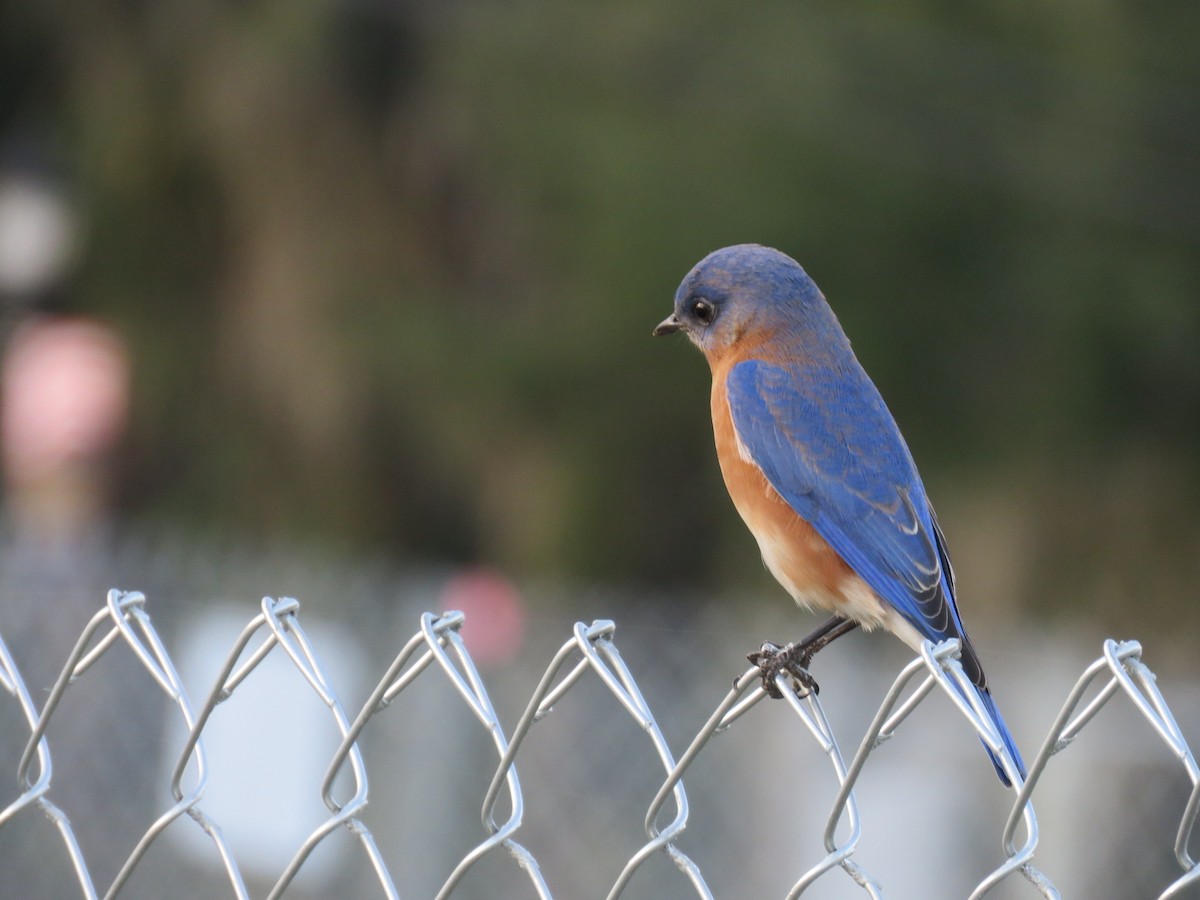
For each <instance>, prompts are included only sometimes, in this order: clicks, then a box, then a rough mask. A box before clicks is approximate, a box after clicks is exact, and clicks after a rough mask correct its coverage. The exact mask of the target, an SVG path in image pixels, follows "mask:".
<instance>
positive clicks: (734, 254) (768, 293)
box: [653, 244, 836, 360]
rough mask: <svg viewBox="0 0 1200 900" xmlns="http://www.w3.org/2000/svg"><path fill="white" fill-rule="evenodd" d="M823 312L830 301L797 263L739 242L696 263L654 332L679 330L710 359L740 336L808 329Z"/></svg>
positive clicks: (818, 323)
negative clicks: (669, 313) (827, 301)
mask: <svg viewBox="0 0 1200 900" xmlns="http://www.w3.org/2000/svg"><path fill="white" fill-rule="evenodd" d="M827 317H828V318H832V315H831V313H830V312H829V307H828V306H827V305H826V304H825V300H824V298H823V297H822V296H821V292H820V291H819V290H818V289H817V286H816V284H814V283H813V280H812V279H811V278H809V277H808V275H807V274H806V273H805V271H804V269H802V268H801V267H800V264H799V263H797V262H796V261H795V260H794V259H792V258H791V257H790V256H788V255H787V254H784V253H780V252H779V251H778V250H772V249H771V248H770V247H763V246H761V245H759V244H738V245H736V246H733V247H725V248H724V249H721V250H716V251H714V252H712V253H710V254H709V255H708V256H706V257H704V259H702V260H700V262H698V263H697V264H696V266H695V268H693V269H692V271H690V272H689V273H688V274H687V277H686V278H684V279H683V282H682V283H681V284H680V285H679V289H678V290H677V291H676V292H675V311H674V312H672V313H671V315H669V316H667V318H665V319H664V320H663V321H662V322H660V323H659V324H658V327H657V328H655V329H654V332H653V333H654V335H655V336H656V337H657V336H658V335H662V334H671V333H672V332H676V331H682V332H684V333H685V334H686V335H687V336H688V338H690V339H691V341H692V343H694V344H695V345H696V346H697V347H699V348H700V349H701V350H702V351H704V354H705V355H706V356H708V357H709V359H710V360H712V359H714V358H715V357H719V356H721V355H723V354H724V352H725V351H726V350H729V349H730V348H731V347H734V346H735V345H737V344H738V343H739V342H742V341H744V340H750V341H754V342H758V341H762V340H767V339H769V338H771V337H772V336H773V335H775V334H777V333H778V332H780V331H781V330H787V331H789V332H791V333H799V332H804V331H811V330H812V328H813V327H814V326H817V327H820V326H822V325H824V320H825V319H826V318H827ZM835 325H836V323H835Z"/></svg>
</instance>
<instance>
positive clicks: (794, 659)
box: [746, 641, 821, 700]
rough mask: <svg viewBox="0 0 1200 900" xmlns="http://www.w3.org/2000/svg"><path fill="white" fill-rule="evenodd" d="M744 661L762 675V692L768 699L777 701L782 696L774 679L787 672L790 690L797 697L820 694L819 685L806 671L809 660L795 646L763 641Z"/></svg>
mask: <svg viewBox="0 0 1200 900" xmlns="http://www.w3.org/2000/svg"><path fill="white" fill-rule="evenodd" d="M746 659H748V660H750V662H751V663H752V664H753V665H756V666H758V670H759V671H760V672H761V673H762V686H763V690H764V691H766V692H767V696H769V697H773V698H774V699H776V700H778V699H779V698H780V697H781V696H783V695H782V694H780V693H779V686H778V685H777V684H776V683H775V679H776V678H777V677H778V676H779V674H780V673H781V672H787V673H788V674H789V675H791V676H792V690H793V691H795V692H796V694H797V696H800V697H806V696H808V695H809V694H819V693H821V687H820V685H818V684H817V680H816V679H815V678H813V677H812V674H811V673H810V672H809V671H808V664H809V662H810V660H809V658H808V657H807V655H806V654H805V653H804V652H803V650H802V649H801V648H800V647H798V646H797V645H795V644H788V645H787V646H786V647H780V646H779V645H778V644H772V643H771V642H770V641H764V642H763V645H762V646H761V647H760V648H759V649H758V650H755V651H754V652H753V653H750V654H748V655H747V656H746Z"/></svg>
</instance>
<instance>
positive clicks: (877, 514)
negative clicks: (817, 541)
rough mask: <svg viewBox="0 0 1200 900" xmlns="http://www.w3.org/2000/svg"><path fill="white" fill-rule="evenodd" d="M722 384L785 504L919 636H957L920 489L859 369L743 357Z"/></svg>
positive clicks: (947, 582) (750, 450)
mask: <svg viewBox="0 0 1200 900" xmlns="http://www.w3.org/2000/svg"><path fill="white" fill-rule="evenodd" d="M801 379H804V380H803V381H802V380H801ZM726 388H727V392H728V397H729V410H730V413H731V415H732V417H733V424H734V428H735V429H736V431H737V437H738V439H739V440H740V441H741V443H742V447H743V448H744V450H745V452H746V453H747V454H748V455H749V457H750V458H751V459H752V460H753V461H754V463H755V465H757V466H758V467H759V468H760V469H761V470H762V473H763V475H764V476H765V477H766V479H767V481H768V482H770V484H771V486H772V487H773V488H774V489H775V490H776V491H777V492H778V493H779V494H780V496H782V497H783V499H784V500H786V501H787V502H788V504H789V505H790V506H791V507H792V509H794V510H795V511H796V513H797V514H798V515H800V516H801V517H802V518H804V519H805V520H806V521H808V522H809V524H811V525H812V526H813V527H814V528H815V529H816V531H817V533H818V534H820V535H821V537H823V538H824V539H825V540H826V541H827V542H828V543H829V544H830V546H832V547H833V549H834V550H835V551H836V552H837V553H838V555H839V556H841V557H842V559H844V560H845V561H846V563H847V564H848V565H849V566H850V567H851V568H852V569H853V570H854V571H855V572H856V573H857V574H858V575H859V576H860V577H861V578H862V579H863V580H864V581H866V582H867V584H868V585H870V586H871V588H872V589H873V590H874V591H875V593H876V594H878V595H879V597H880V598H881V599H883V600H884V601H885V602H887V603H889V604H891V605H892V606H893V607H895V609H896V610H897V611H898V612H899V613H900V614H901V615H902V616H903V617H904V618H905V619H906V620H907V621H908V622H910V623H911V624H912V625H913V627H914V628H916V629H917V631H918V632H919V633H920V634H921V635H923V636H925V637H927V638H929V639H932V640H940V639H943V638H946V637H962V636H963V630H962V623H961V622H960V621H959V617H958V610H957V609H956V608H955V605H954V597H953V584H952V580H951V579H952V577H953V576H952V573H951V572H950V568H949V564H948V562H949V561H948V557H947V556H946V553H945V549H944V547H943V545H942V542H941V540H940V535H939V533H938V529H937V526H936V524H935V523H934V521H933V516H932V512H931V510H930V508H929V503H928V501H927V500H926V498H925V491H924V488H923V487H922V486H921V482H920V480H919V479H918V478H917V475H916V470H915V468H914V467H913V464H912V460H911V457H910V456H909V455H908V450H907V448H906V447H905V445H904V442H903V439H902V438H901V437H900V433H899V431H898V429H897V428H896V425H895V422H894V421H893V420H892V417H891V414H890V413H889V412H888V411H887V407H886V406H885V405H884V403H883V399H882V398H881V397H880V396H879V393H878V391H876V390H875V388H874V386H873V385H872V384H871V382H870V381H869V379H868V378H867V376H866V374H865V373H863V372H862V370H861V369H860V368H858V367H857V366H855V367H854V368H853V371H848V370H847V369H845V368H842V369H840V370H828V371H812V372H808V371H806V372H803V373H796V372H793V371H790V370H788V369H785V368H782V367H780V366H776V365H772V364H770V363H766V362H763V361H761V360H748V361H745V362H741V363H738V364H737V365H736V366H734V367H733V369H732V370H731V371H730V373H729V375H728V378H727V381H726ZM817 398H820V402H818V399H817ZM966 650H967V648H965V647H964V651H966Z"/></svg>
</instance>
